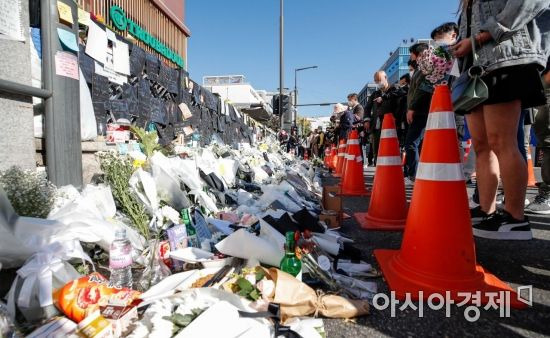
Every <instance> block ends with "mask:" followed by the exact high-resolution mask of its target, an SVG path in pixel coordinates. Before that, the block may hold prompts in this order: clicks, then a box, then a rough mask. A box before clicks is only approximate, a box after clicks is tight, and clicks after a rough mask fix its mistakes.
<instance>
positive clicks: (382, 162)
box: [376, 156, 401, 166]
mask: <svg viewBox="0 0 550 338" xmlns="http://www.w3.org/2000/svg"><path fill="white" fill-rule="evenodd" d="M376 165H377V166H391V165H398V166H400V165H401V157H399V156H378V159H377V160H376Z"/></svg>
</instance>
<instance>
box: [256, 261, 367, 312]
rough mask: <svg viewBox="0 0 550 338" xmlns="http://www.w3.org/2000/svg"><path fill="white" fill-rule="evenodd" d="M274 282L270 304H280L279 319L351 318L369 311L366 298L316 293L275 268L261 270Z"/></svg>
mask: <svg viewBox="0 0 550 338" xmlns="http://www.w3.org/2000/svg"><path fill="white" fill-rule="evenodd" d="M262 269H263V270H264V272H265V273H266V276H267V277H268V278H269V279H271V280H273V281H274V282H275V294H274V295H273V296H272V297H271V299H269V301H270V302H271V303H275V304H279V305H280V306H281V320H282V321H283V322H285V321H286V320H287V319H289V318H293V317H302V316H310V315H313V316H315V317H316V316H317V315H321V316H324V317H328V318H354V317H359V316H363V315H366V314H368V313H369V304H368V302H367V301H366V300H351V299H347V298H344V297H341V296H337V295H331V294H324V293H322V292H315V290H313V289H312V288H310V287H309V286H307V285H306V284H305V283H302V282H300V281H299V280H297V279H296V278H294V277H293V276H291V275H289V274H287V273H286V272H283V271H281V270H279V269H276V268H271V269H264V268H262Z"/></svg>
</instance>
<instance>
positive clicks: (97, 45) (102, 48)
mask: <svg viewBox="0 0 550 338" xmlns="http://www.w3.org/2000/svg"><path fill="white" fill-rule="evenodd" d="M86 54H88V55H89V56H91V57H92V58H94V59H95V60H96V61H99V62H101V63H104V62H105V58H106V57H107V33H105V31H104V30H103V29H101V27H99V26H98V25H97V24H96V23H95V22H93V21H90V26H89V27H88V41H87V43H86Z"/></svg>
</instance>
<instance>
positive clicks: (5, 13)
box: [0, 0, 25, 41]
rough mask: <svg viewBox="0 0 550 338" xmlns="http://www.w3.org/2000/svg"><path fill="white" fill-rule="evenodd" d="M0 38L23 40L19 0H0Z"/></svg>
mask: <svg viewBox="0 0 550 338" xmlns="http://www.w3.org/2000/svg"><path fill="white" fill-rule="evenodd" d="M0 38H3V39H10V40H17V41H25V36H24V35H23V27H22V26H21V0H0Z"/></svg>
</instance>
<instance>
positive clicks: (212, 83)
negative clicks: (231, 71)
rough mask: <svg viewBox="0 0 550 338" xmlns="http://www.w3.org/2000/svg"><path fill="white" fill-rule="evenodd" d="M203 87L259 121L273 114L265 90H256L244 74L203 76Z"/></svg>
mask: <svg viewBox="0 0 550 338" xmlns="http://www.w3.org/2000/svg"><path fill="white" fill-rule="evenodd" d="M202 84H203V87H204V88H206V89H208V90H210V91H211V92H212V93H214V94H217V95H219V96H220V99H221V100H222V102H225V101H229V102H231V104H233V106H235V108H237V109H239V110H240V111H241V112H243V113H246V114H248V115H250V116H251V117H252V118H254V119H256V120H259V121H266V120H268V119H269V118H270V117H271V115H272V114H273V110H272V107H271V100H270V99H268V97H267V95H266V94H267V93H266V92H265V91H257V90H256V89H254V87H252V85H251V84H250V83H248V82H246V78H245V77H244V75H219V76H205V77H203V79H202Z"/></svg>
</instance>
